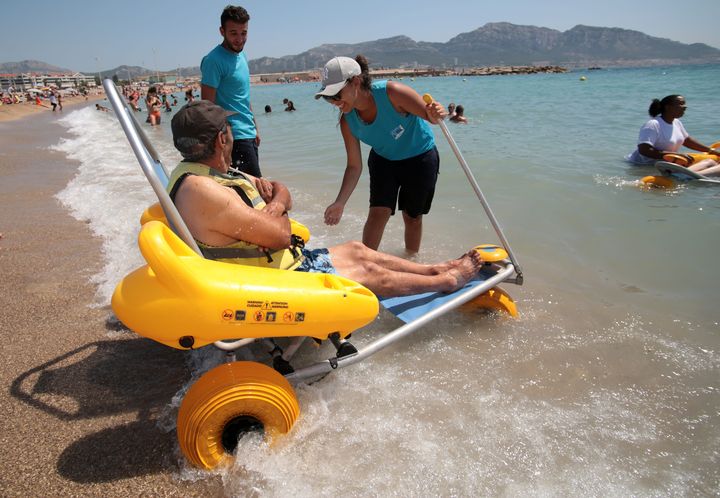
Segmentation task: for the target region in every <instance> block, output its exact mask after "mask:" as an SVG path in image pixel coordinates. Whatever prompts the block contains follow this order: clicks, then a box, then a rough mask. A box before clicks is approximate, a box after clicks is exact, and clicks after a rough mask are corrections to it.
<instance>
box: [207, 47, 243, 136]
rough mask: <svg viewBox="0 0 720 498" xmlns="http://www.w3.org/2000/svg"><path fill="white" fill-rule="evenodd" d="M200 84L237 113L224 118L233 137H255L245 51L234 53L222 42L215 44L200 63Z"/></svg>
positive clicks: (219, 102) (219, 101) (222, 103)
mask: <svg viewBox="0 0 720 498" xmlns="http://www.w3.org/2000/svg"><path fill="white" fill-rule="evenodd" d="M200 71H201V73H202V80H201V83H202V84H203V85H207V86H209V87H212V88H214V89H215V103H216V104H217V105H219V106H220V107H222V108H223V109H227V110H228V111H235V112H236V113H237V114H234V115H232V116H229V117H228V122H229V123H230V125H231V126H232V131H233V138H255V136H256V135H257V131H256V130H255V122H254V121H253V113H252V111H251V110H250V69H249V68H248V63H247V59H246V58H245V53H244V52H240V53H239V54H236V53H235V52H231V51H229V50H227V49H226V48H225V47H223V46H222V45H218V46H217V47H215V48H214V49H213V50H212V51H211V52H210V53H209V54H207V55H206V56H205V57H203V60H202V62H201V63H200Z"/></svg>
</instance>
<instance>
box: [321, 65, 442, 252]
mask: <svg viewBox="0 0 720 498" xmlns="http://www.w3.org/2000/svg"><path fill="white" fill-rule="evenodd" d="M320 97H322V98H324V99H325V100H327V101H328V102H330V103H331V104H333V105H334V106H337V107H338V109H340V111H341V113H342V115H341V117H340V130H341V132H342V136H343V140H344V141H345V150H346V152H347V166H346V168H345V175H344V177H343V181H342V185H341V186H340V192H339V193H338V195H337V198H336V199H335V202H333V203H332V204H331V205H330V206H328V208H327V209H326V210H325V223H327V224H328V225H336V224H337V223H339V222H340V218H342V214H343V210H344V209H345V204H346V203H347V201H348V199H349V198H350V195H351V194H352V193H353V190H355V186H356V185H357V182H358V179H359V178H360V174H361V173H362V157H361V155H360V142H361V141H362V142H364V143H366V144H368V145H370V146H371V147H372V149H371V150H370V154H369V156H368V169H369V171H370V211H369V212H368V218H367V221H366V222H365V228H364V229H363V243H364V244H365V245H366V246H368V247H370V248H372V249H377V248H378V246H379V245H380V241H381V240H382V235H383V232H384V230H385V225H386V224H387V222H388V220H389V219H390V216H392V215H393V214H395V208H396V206H398V207H399V209H400V210H401V211H402V212H403V221H404V222H405V249H406V251H407V252H408V253H410V254H414V253H417V252H418V251H419V250H420V241H421V239H422V216H423V215H424V214H427V213H428V212H429V211H430V206H431V204H432V200H433V195H434V194H435V183H436V182H437V176H438V172H439V168H440V158H439V156H438V152H437V148H436V147H435V139H434V137H433V132H432V129H431V128H430V126H429V125H428V122H430V123H433V124H435V123H438V122H439V121H440V120H442V119H443V118H444V117H445V116H446V114H447V113H446V112H445V109H444V108H443V106H442V105H441V104H439V103H437V102H433V103H431V104H425V102H424V101H423V99H422V97H420V95H419V94H418V93H417V92H416V91H415V90H413V89H412V88H410V87H409V86H407V85H403V84H401V83H397V82H395V81H375V82H373V81H372V80H371V78H370V74H369V71H368V62H367V59H365V57H363V56H362V55H358V56H357V57H356V58H355V60H353V59H351V58H349V57H335V58H333V59H331V60H330V61H329V62H328V63H327V64H325V69H324V70H323V79H322V90H321V91H320V92H318V93H317V94H315V98H316V99H318V98H320Z"/></svg>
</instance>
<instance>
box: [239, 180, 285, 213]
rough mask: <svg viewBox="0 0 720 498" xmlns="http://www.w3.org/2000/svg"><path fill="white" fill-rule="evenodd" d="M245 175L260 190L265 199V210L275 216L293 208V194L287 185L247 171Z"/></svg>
mask: <svg viewBox="0 0 720 498" xmlns="http://www.w3.org/2000/svg"><path fill="white" fill-rule="evenodd" d="M244 175H245V176H246V177H247V178H248V179H249V180H250V181H252V182H253V183H254V184H255V188H256V189H258V192H260V197H262V199H263V200H264V201H265V208H264V209H263V211H265V212H267V213H269V214H271V215H273V216H280V215H282V214H284V213H286V212H288V211H290V210H291V209H292V196H291V195H290V191H289V190H288V189H287V187H286V186H285V185H283V184H282V183H280V182H277V181H270V180H268V179H267V178H258V177H256V176H252V175H249V174H247V173H244Z"/></svg>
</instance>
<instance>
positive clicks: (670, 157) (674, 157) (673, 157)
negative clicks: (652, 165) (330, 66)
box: [662, 154, 691, 168]
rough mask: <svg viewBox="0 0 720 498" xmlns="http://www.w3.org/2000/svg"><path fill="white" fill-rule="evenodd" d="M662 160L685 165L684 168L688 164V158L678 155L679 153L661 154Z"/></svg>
mask: <svg viewBox="0 0 720 498" xmlns="http://www.w3.org/2000/svg"><path fill="white" fill-rule="evenodd" d="M662 158H663V161H667V162H669V163H673V164H679V165H680V166H685V167H686V168H687V167H688V166H690V162H691V161H688V158H687V157H685V156H683V155H680V154H663V156H662Z"/></svg>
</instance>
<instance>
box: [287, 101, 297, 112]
mask: <svg viewBox="0 0 720 498" xmlns="http://www.w3.org/2000/svg"><path fill="white" fill-rule="evenodd" d="M285 110H286V111H295V110H297V109H295V104H293V101H292V100H288V101H287V106H286V107H285Z"/></svg>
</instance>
